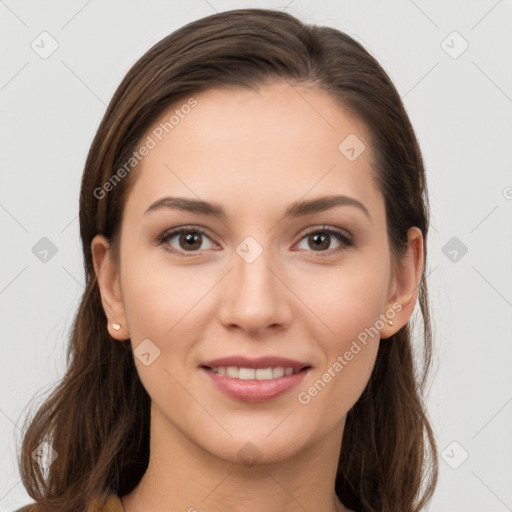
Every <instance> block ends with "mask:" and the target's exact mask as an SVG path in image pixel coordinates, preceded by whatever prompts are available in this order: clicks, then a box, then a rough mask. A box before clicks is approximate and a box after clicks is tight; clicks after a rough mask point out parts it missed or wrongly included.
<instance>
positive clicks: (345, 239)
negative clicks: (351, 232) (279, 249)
mask: <svg viewBox="0 0 512 512" xmlns="http://www.w3.org/2000/svg"><path fill="white" fill-rule="evenodd" d="M333 239H334V240H335V241H337V242H338V245H337V246H336V247H334V248H332V247H331V245H332V242H333ZM302 240H305V241H306V245H307V247H305V249H306V250H308V251H312V252H317V253H327V254H326V256H327V255H329V254H332V253H337V252H339V251H342V250H343V249H345V248H346V247H348V246H351V245H353V242H352V240H351V238H350V237H349V236H348V235H346V234H345V233H342V232H341V231H338V230H334V229H318V228H317V229H316V231H310V232H309V233H307V234H306V236H304V237H303V238H302ZM302 240H301V242H302ZM319 255H322V256H323V254H319Z"/></svg>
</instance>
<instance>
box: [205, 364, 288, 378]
mask: <svg viewBox="0 0 512 512" xmlns="http://www.w3.org/2000/svg"><path fill="white" fill-rule="evenodd" d="M210 369H211V370H212V372H214V373H218V374H219V375H226V376H227V377H231V378H233V379H241V380H253V379H256V380H270V379H279V378H281V377H284V376H285V375H292V374H293V373H294V371H293V368H283V367H282V366H278V367H277V368H257V369H256V368H238V367H237V366H227V367H225V366H219V367H218V368H210ZM297 373H298V372H297Z"/></svg>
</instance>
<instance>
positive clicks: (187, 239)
mask: <svg viewBox="0 0 512 512" xmlns="http://www.w3.org/2000/svg"><path fill="white" fill-rule="evenodd" d="M184 238H185V242H186V245H187V246H188V247H189V248H197V247H196V246H197V245H201V244H200V243H199V244H197V241H198V239H199V236H198V235H197V234H190V233H189V234H186V235H185V236H184ZM194 241H195V242H196V243H195V244H194Z"/></svg>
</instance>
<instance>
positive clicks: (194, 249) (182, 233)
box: [159, 229, 214, 256]
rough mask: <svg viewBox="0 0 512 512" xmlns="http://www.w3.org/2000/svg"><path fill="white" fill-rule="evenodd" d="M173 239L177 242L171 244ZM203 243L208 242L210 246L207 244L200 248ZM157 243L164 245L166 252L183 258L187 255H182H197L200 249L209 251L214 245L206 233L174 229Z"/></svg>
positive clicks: (197, 230)
mask: <svg viewBox="0 0 512 512" xmlns="http://www.w3.org/2000/svg"><path fill="white" fill-rule="evenodd" d="M175 239H176V240H177V241H174V242H173V240H175ZM205 241H209V243H210V246H208V244H207V246H206V247H202V246H203V245H204V243H205ZM159 242H160V243H161V244H163V245H165V248H166V250H168V251H171V252H174V253H181V254H183V255H185V256H187V254H184V253H198V252H200V250H201V248H202V249H209V248H211V247H213V245H214V244H213V243H212V242H211V240H210V238H209V237H208V236H207V235H206V233H204V232H203V231H202V230H199V229H175V230H173V231H170V232H168V233H165V234H164V235H163V236H162V237H160V239H159ZM191 255H193V254H191Z"/></svg>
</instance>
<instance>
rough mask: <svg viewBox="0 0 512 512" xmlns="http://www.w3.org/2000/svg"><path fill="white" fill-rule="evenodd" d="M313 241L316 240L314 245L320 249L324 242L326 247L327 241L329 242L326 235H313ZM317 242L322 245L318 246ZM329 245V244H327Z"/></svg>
mask: <svg viewBox="0 0 512 512" xmlns="http://www.w3.org/2000/svg"><path fill="white" fill-rule="evenodd" d="M313 240H314V244H315V246H316V247H320V245H321V244H322V241H323V242H324V245H325V241H326V240H327V236H326V235H325V234H316V235H313ZM317 241H320V245H319V244H317ZM327 245H329V244H327Z"/></svg>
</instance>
